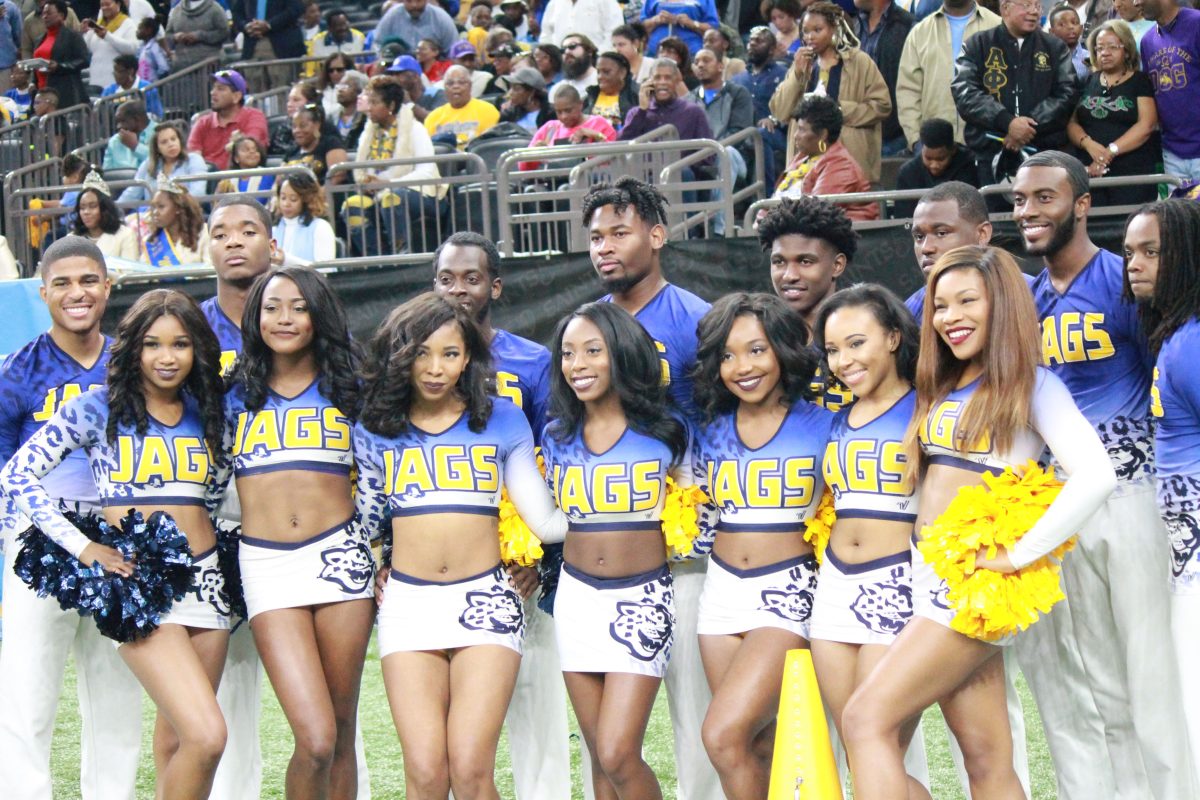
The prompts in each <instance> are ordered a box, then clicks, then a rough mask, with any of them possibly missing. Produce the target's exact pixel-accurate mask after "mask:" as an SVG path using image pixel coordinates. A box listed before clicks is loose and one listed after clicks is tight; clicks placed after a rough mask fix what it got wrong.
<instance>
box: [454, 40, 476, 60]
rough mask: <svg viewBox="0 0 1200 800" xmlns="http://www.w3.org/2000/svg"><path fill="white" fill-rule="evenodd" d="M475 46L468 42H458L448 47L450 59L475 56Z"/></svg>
mask: <svg viewBox="0 0 1200 800" xmlns="http://www.w3.org/2000/svg"><path fill="white" fill-rule="evenodd" d="M475 55H477V53H476V52H475V45H473V44H471V43H470V42H463V41H458V42H455V43H454V44H452V45H450V58H451V60H453V59H456V58H465V57H466V56H475Z"/></svg>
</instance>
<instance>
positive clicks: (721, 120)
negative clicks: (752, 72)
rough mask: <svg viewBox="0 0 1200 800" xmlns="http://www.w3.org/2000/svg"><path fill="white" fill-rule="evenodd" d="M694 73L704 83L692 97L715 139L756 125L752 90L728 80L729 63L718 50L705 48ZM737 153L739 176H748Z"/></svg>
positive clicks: (695, 62) (736, 170)
mask: <svg viewBox="0 0 1200 800" xmlns="http://www.w3.org/2000/svg"><path fill="white" fill-rule="evenodd" d="M692 72H694V73H695V74H696V79H697V80H698V81H699V82H700V85H699V86H697V87H696V91H695V92H693V93H692V95H691V99H692V100H693V101H694V102H695V103H696V105H698V106H700V107H701V108H703V109H704V113H705V115H706V116H707V117H708V126H709V127H710V128H712V134H713V138H714V139H724V138H725V137H726V136H732V135H733V134H735V133H737V132H738V131H743V130H745V129H746V128H750V127H753V126H754V100H753V98H751V97H750V90H749V89H747V88H746V87H744V86H739V85H738V84H736V83H728V82H727V81H726V80H725V65H724V64H723V63H721V59H719V58H718V57H717V54H716V53H714V52H713V51H712V50H709V49H708V48H706V47H702V48H701V49H700V51H699V52H697V53H696V58H695V60H694V61H692ZM734 152H736V150H734V151H732V152H731V153H730V155H731V157H732V158H733V159H734V162H735V163H734V168H735V169H734V172H735V176H744V175H745V174H746V162H745V161H744V160H742V157H741V155H740V154H739V155H736V156H735V155H733V153H734Z"/></svg>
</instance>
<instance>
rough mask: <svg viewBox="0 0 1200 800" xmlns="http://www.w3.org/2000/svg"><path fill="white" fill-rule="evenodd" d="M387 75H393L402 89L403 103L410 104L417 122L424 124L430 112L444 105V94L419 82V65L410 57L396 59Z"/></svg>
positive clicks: (421, 81)
mask: <svg viewBox="0 0 1200 800" xmlns="http://www.w3.org/2000/svg"><path fill="white" fill-rule="evenodd" d="M388 74H389V75H395V76H396V80H397V81H398V82H399V83H400V86H401V87H403V89H404V95H405V102H408V103H412V113H413V116H414V117H415V118H416V120H417V122H421V123H423V122H425V117H426V116H428V114H429V112H430V111H433V110H434V109H435V108H440V107H441V106H444V105H446V93H445V92H444V91H442V90H441V89H434V88H433V87H430V86H426V85H425V82H424V81H423V80H421V65H420V64H418V63H417V60H416V59H415V58H413V57H412V56H400V57H399V58H397V59H396V60H395V62H393V63H392V66H390V67H389V68H388Z"/></svg>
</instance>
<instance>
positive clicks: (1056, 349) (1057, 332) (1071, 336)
mask: <svg viewBox="0 0 1200 800" xmlns="http://www.w3.org/2000/svg"><path fill="white" fill-rule="evenodd" d="M1102 325H1104V314H1102V313H1100V312H1096V311H1088V312H1084V313H1082V314H1081V313H1080V312H1078V311H1071V312H1068V313H1065V314H1060V315H1058V316H1055V317H1046V318H1045V319H1043V320H1042V356H1043V357H1044V358H1045V359H1046V363H1047V364H1049V365H1050V366H1054V365H1056V364H1075V363H1079V362H1081V361H1100V360H1102V359H1105V358H1112V357H1113V355H1115V354H1116V352H1117V351H1116V349H1115V348H1113V343H1112V339H1111V338H1110V337H1109V335H1108V332H1107V331H1106V330H1104V328H1103V327H1101V326H1102Z"/></svg>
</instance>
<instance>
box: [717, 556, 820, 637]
mask: <svg viewBox="0 0 1200 800" xmlns="http://www.w3.org/2000/svg"><path fill="white" fill-rule="evenodd" d="M816 589H817V559H816V558H815V557H814V556H813V555H812V554H806V555H803V556H798V557H796V558H790V559H788V560H787V561H780V562H778V563H776V564H767V565H766V566H762V567H756V568H754V569H739V568H737V567H734V566H732V565H731V564H728V563H726V562H725V561H722V560H721V558H720V557H719V556H718V555H716V554H715V553H714V554H713V555H712V556H711V563H710V564H709V565H708V575H707V576H706V577H705V579H704V591H703V592H702V593H701V594H700V619H699V622H698V623H697V626H696V630H697V632H698V633H700V634H711V635H722V634H736V633H746V632H747V631H752V630H754V629H755V628H783V629H784V630H786V631H791V632H792V633H794V634H796V635H797V636H800V637H802V638H804V639H807V638H808V626H809V618H810V616H811V615H812V608H813V594H814V593H815V592H816Z"/></svg>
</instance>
